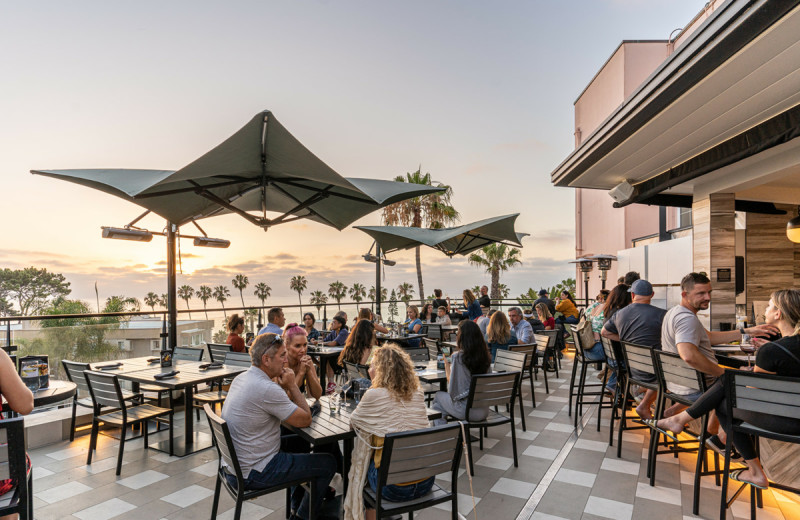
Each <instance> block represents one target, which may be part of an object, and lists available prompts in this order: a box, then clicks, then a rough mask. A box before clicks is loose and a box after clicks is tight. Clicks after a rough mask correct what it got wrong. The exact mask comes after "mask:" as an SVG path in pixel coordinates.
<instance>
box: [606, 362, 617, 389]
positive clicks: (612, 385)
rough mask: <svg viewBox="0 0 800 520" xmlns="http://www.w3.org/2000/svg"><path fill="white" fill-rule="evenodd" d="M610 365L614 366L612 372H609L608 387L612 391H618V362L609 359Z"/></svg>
mask: <svg viewBox="0 0 800 520" xmlns="http://www.w3.org/2000/svg"><path fill="white" fill-rule="evenodd" d="M607 363H608V366H609V367H610V368H612V369H613V370H611V372H610V373H609V374H608V380H607V381H606V388H608V389H609V390H611V391H612V392H616V391H617V362H616V361H614V360H613V359H609V360H607Z"/></svg>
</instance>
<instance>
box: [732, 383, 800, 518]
mask: <svg viewBox="0 0 800 520" xmlns="http://www.w3.org/2000/svg"><path fill="white" fill-rule="evenodd" d="M723 377H724V378H725V379H724V383H723V384H724V385H725V400H726V408H727V410H726V412H727V413H726V414H725V415H726V416H725V418H724V419H725V422H726V424H725V426H724V428H725V431H726V432H728V439H727V443H726V445H725V468H724V470H723V475H728V474H729V472H730V469H731V450H732V448H733V434H734V433H736V432H741V433H746V434H748V435H752V436H753V437H754V438H755V443H756V453H759V449H760V443H759V439H760V438H761V437H764V438H766V439H775V440H779V441H782V442H789V443H792V444H800V435H790V434H785V433H778V432H774V431H770V430H766V429H764V428H760V427H758V426H755V425H754V424H751V423H748V422H742V421H741V420H737V416H738V417H740V418H741V417H742V416H741V415H740V414H741V412H744V413H746V414H749V413H759V414H769V415H773V416H776V417H785V418H787V419H793V420H795V421H797V420H800V400H799V399H798V395H800V381H798V380H797V378H795V377H781V376H775V375H771V374H757V373H753V372H745V371H739V370H726V371H725V374H724V375H723ZM746 486H747V484H742V486H741V487H740V488H739V489H738V490H737V491H736V492H735V493H734V494H733V496H732V497H731V498H730V500H729V499H728V479H727V478H723V479H722V495H721V500H720V510H719V517H720V518H722V519H724V518H725V514H726V510H727V508H728V507H730V505H731V504H732V503H733V501H734V500H736V498H737V497H738V496H739V494H740V493H741V492H742V491H743V490H744V488H745V487H746ZM756 495H758V497H756ZM756 498H758V500H756ZM756 503H758V507H762V501H761V490H758V493H756V489H755V488H754V487H753V486H750V518H752V519H755V517H756Z"/></svg>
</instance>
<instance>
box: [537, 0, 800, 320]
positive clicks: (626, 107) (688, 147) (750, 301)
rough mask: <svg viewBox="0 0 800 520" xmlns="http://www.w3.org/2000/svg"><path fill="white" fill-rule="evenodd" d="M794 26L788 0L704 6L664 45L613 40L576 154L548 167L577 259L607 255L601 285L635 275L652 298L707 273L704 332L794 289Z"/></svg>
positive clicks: (797, 8) (581, 121)
mask: <svg viewBox="0 0 800 520" xmlns="http://www.w3.org/2000/svg"><path fill="white" fill-rule="evenodd" d="M799 31H800V1H785V2H784V1H774V2H757V3H753V2H750V1H745V0H715V1H711V2H708V4H706V6H705V7H704V8H703V10H702V11H701V12H700V13H698V15H697V16H696V17H695V18H694V19H693V20H691V21H690V22H689V24H688V25H687V26H686V27H685V28H684V29H683V30H682V31H680V33H679V34H677V35H675V37H674V38H672V39H670V40H663V41H624V42H623V43H622V44H620V46H619V47H618V48H617V50H616V51H615V52H614V53H613V54H612V56H611V58H609V60H608V61H607V62H606V63H605V65H603V67H602V68H601V70H600V71H599V72H598V73H597V75H596V76H595V77H594V78H593V79H592V81H591V82H590V84H589V86H587V88H586V89H585V90H584V92H583V93H581V95H580V96H579V98H578V99H577V100H576V102H575V146H576V147H575V150H574V151H573V152H572V153H571V154H570V155H569V156H568V157H567V158H566V159H565V160H564V161H563V162H562V163H561V164H560V165H559V166H558V167H557V168H556V169H555V170H554V171H553V172H552V174H551V178H552V182H553V184H555V185H556V186H561V187H572V188H576V195H575V196H576V257H580V256H585V255H591V254H601V253H606V254H616V255H617V256H618V257H619V262H617V265H615V266H614V267H615V268H613V267H612V271H611V272H609V279H610V280H611V281H612V283H613V280H615V279H616V277H617V276H618V274H617V273H618V272H619V273H620V274H621V273H624V272H625V271H627V270H628V269H632V270H637V271H640V273H641V274H642V275H643V276H646V277H647V278H648V279H649V280H650V281H651V282H653V283H654V285H655V286H656V291H657V294H656V298H657V300H658V301H657V303H660V304H662V305H664V306H668V305H672V304H674V303H675V302H676V301H677V299H678V298H679V290H678V288H677V287H676V284H677V283H678V282H679V281H680V278H681V277H682V276H683V275H684V274H686V273H687V272H689V271H690V270H694V271H705V272H706V273H708V274H709V276H710V277H711V279H712V281H713V282H714V298H713V301H712V305H711V307H710V309H709V310H708V312H707V313H705V314H704V315H701V319H703V320H704V321H705V324H706V325H707V326H709V327H711V328H715V329H717V328H720V327H726V326H729V325H732V324H733V323H734V322H735V321H736V320H737V315H738V316H739V318H740V319H743V318H745V317H746V318H747V319H748V321H752V320H754V319H755V317H756V315H757V314H759V309H760V308H761V307H762V306H763V305H764V304H765V302H766V300H767V299H768V298H769V294H770V292H771V291H773V290H775V289H779V288H788V287H800V246H799V245H798V244H793V243H792V242H790V241H789V240H788V239H787V237H786V233H785V229H786V223H787V221H788V220H789V219H791V218H792V217H794V216H795V215H796V214H797V213H796V212H797V207H798V204H800V140H799V139H796V137H797V136H798V135H800V42H798V39H797V36H796V35H797V34H800V32H799ZM609 192H613V193H614V195H615V197H616V198H615V199H613V200H612V198H611V197H609ZM596 273H597V271H596V270H595V271H594V273H593V274H595V275H596ZM576 278H578V279H579V280H580V278H579V277H576ZM578 285H579V287H581V289H582V284H580V283H579V284H578ZM599 286H600V282H599V280H597V277H596V276H592V279H591V284H590V287H589V295H590V296H593V295H594V293H595V292H596V290H597V289H599ZM579 296H581V297H583V294H582V290H581V291H580V292H579Z"/></svg>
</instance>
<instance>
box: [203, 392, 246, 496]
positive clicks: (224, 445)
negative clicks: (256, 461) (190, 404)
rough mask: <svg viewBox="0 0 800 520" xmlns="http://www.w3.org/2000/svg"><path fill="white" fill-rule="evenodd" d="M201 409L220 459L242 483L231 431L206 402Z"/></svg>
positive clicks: (240, 469)
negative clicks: (204, 413)
mask: <svg viewBox="0 0 800 520" xmlns="http://www.w3.org/2000/svg"><path fill="white" fill-rule="evenodd" d="M203 410H204V411H205V412H206V418H207V419H208V426H209V428H210V429H211V433H212V435H214V440H215V441H216V442H215V445H216V447H217V453H219V458H220V460H221V461H222V462H224V463H225V465H226V466H227V467H228V469H229V471H230V473H231V474H233V475H235V476H236V480H238V481H239V483H243V478H242V468H241V467H240V466H239V459H238V458H237V457H236V450H235V449H234V447H233V439H231V432H230V431H229V430H228V423H226V422H225V421H224V420H223V419H222V418H221V417H220V416H218V415H217V414H215V413H214V411H213V410H212V409H211V406H209V405H208V403H206V404H204V405H203Z"/></svg>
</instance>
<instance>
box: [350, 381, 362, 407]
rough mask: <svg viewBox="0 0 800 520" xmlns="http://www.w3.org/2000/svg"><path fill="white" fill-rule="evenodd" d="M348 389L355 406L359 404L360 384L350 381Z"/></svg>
mask: <svg viewBox="0 0 800 520" xmlns="http://www.w3.org/2000/svg"><path fill="white" fill-rule="evenodd" d="M350 388H351V389H352V390H353V400H355V402H356V404H358V403H360V402H361V395H360V391H361V384H360V383H359V382H358V381H356V380H355V379H353V380H352V381H350Z"/></svg>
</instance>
